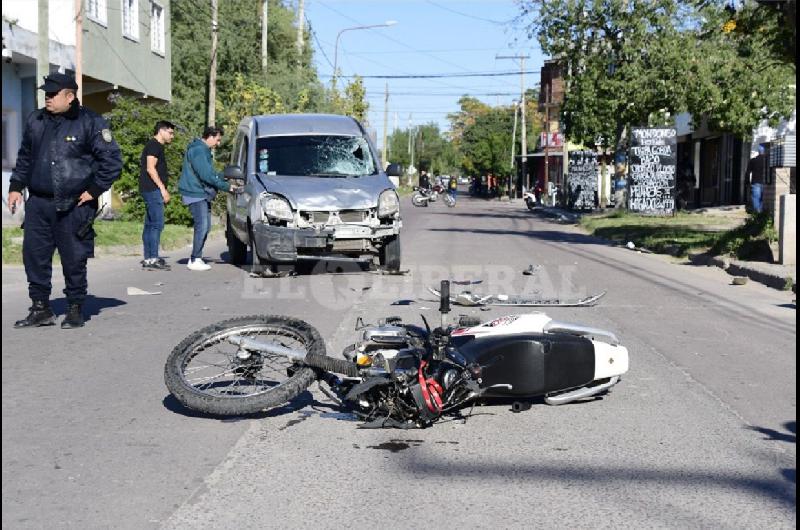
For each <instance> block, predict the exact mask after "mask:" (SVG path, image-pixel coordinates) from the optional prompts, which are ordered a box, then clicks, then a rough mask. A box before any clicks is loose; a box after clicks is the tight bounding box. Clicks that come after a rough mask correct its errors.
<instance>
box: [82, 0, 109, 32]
mask: <svg viewBox="0 0 800 530" xmlns="http://www.w3.org/2000/svg"><path fill="white" fill-rule="evenodd" d="M107 11H108V6H107V5H106V0H86V16H87V17H89V19H90V20H94V21H95V22H97V23H98V24H100V25H102V26H107V25H108V16H107Z"/></svg>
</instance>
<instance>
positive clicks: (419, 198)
mask: <svg viewBox="0 0 800 530" xmlns="http://www.w3.org/2000/svg"><path fill="white" fill-rule="evenodd" d="M411 204H413V205H414V206H418V207H425V206H428V200H427V199H426V198H425V197H424V196H423V195H422V194H421V193H415V194H413V195H412V196H411Z"/></svg>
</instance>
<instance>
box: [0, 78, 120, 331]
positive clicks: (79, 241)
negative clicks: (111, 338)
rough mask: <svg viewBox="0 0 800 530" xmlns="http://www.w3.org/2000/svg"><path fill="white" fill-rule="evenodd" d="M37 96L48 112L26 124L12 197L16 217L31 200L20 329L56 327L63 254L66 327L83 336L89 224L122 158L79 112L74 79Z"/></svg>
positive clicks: (93, 117)
mask: <svg viewBox="0 0 800 530" xmlns="http://www.w3.org/2000/svg"><path fill="white" fill-rule="evenodd" d="M39 89H40V90H44V93H45V96H44V101H45V107H44V108H43V109H39V110H36V111H34V112H33V113H32V114H31V115H30V116H29V117H28V120H27V123H26V125H25V133H24V135H23V137H22V145H21V146H20V148H19V153H18V154H17V164H16V167H15V168H14V170H13V172H12V173H11V182H10V185H9V194H8V205H9V208H10V209H11V210H12V212H13V211H15V210H16V209H17V208H18V207H19V206H20V204H22V191H23V190H24V189H26V188H27V190H28V195H29V197H28V200H27V202H26V204H25V223H24V238H23V242H22V261H23V263H24V264H25V274H26V275H27V277H28V295H29V296H30V298H31V301H32V305H31V308H30V313H29V314H28V316H27V317H26V318H24V319H22V320H19V321H17V322H16V323H15V324H14V327H15V328H25V327H31V326H51V325H53V324H55V315H54V314H53V311H52V310H51V309H50V290H51V277H52V272H53V252H54V251H55V249H58V254H59V256H60V258H61V268H62V270H63V272H64V280H65V283H66V288H65V289H64V294H65V295H66V297H67V303H68V306H69V307H68V309H67V314H66V316H65V317H64V320H63V321H62V322H61V327H62V328H79V327H82V326H83V324H84V319H83V312H82V306H83V303H84V300H85V298H86V290H87V280H86V260H87V258H90V257H92V256H94V231H93V230H92V228H91V223H92V221H93V220H94V215H95V212H96V211H97V199H98V197H99V196H100V195H101V194H102V193H103V192H104V191H106V190H107V189H109V188H110V187H111V184H112V183H113V182H114V181H115V180H116V179H118V178H119V176H120V171H121V170H122V156H121V155H120V150H119V146H118V145H117V143H116V142H115V141H114V139H113V138H112V137H111V131H110V130H109V128H108V124H107V123H106V121H105V120H104V119H103V118H102V117H100V116H99V115H98V114H96V113H94V112H92V111H91V110H89V109H87V108H85V107H82V106H81V105H80V102H79V101H78V99H77V95H76V91H77V90H78V85H77V83H75V80H74V79H73V78H72V77H71V76H69V75H66V74H59V73H54V74H50V75H48V76H45V78H44V84H43V85H42V86H40V87H39Z"/></svg>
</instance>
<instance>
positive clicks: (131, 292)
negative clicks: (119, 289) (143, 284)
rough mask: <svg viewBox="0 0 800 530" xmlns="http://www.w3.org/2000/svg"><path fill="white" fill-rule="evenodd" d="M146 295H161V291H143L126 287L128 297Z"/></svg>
mask: <svg viewBox="0 0 800 530" xmlns="http://www.w3.org/2000/svg"><path fill="white" fill-rule="evenodd" d="M146 294H161V291H145V290H144V289H139V288H138V287H128V296H138V295H146Z"/></svg>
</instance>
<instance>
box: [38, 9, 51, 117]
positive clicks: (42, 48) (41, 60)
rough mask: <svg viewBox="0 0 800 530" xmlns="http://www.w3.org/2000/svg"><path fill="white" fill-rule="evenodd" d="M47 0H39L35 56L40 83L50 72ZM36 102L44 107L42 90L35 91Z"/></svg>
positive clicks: (40, 106)
mask: <svg viewBox="0 0 800 530" xmlns="http://www.w3.org/2000/svg"><path fill="white" fill-rule="evenodd" d="M49 4H50V1H49V0H39V35H38V37H39V39H38V47H39V49H38V50H37V57H36V77H37V78H38V82H37V84H38V83H41V82H42V80H43V79H44V77H45V76H46V75H47V74H49V73H50V21H49V17H48V12H49V9H48V8H49ZM36 103H37V105H38V107H39V108H42V107H44V92H43V91H41V90H37V91H36Z"/></svg>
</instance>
